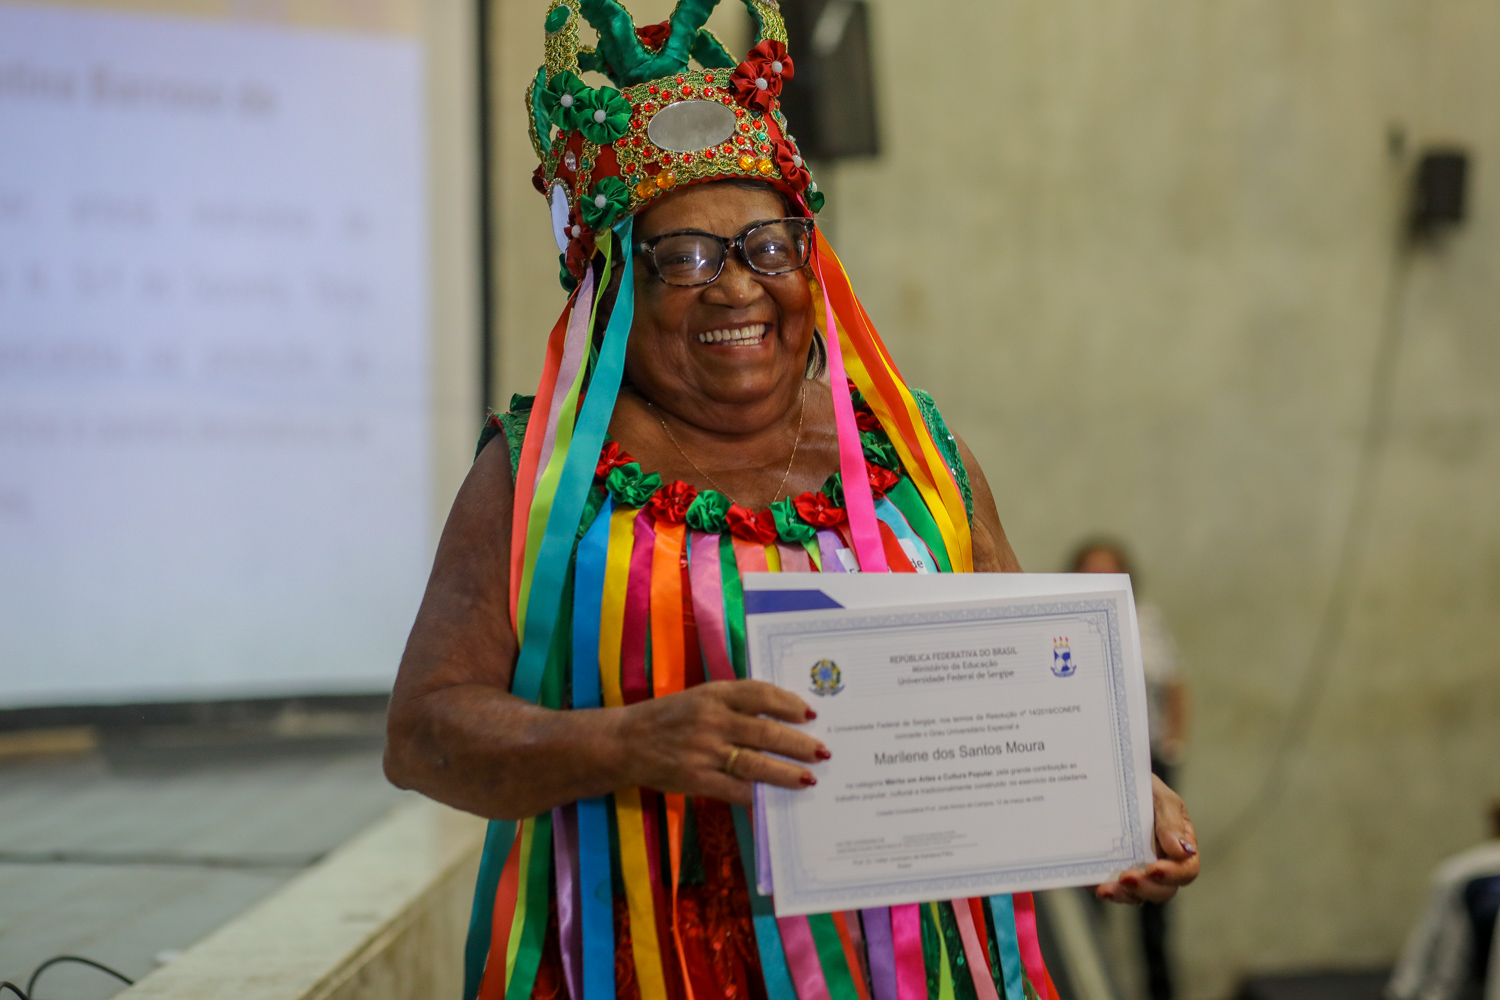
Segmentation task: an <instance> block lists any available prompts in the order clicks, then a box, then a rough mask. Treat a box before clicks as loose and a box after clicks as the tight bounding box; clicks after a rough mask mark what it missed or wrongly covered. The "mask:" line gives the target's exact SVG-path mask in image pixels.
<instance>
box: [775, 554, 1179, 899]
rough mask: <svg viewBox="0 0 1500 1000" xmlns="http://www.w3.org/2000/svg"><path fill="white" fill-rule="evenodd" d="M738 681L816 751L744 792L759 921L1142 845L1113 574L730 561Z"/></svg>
mask: <svg viewBox="0 0 1500 1000" xmlns="http://www.w3.org/2000/svg"><path fill="white" fill-rule="evenodd" d="M745 608H746V626H747V638H748V645H749V651H750V672H751V676H753V677H755V678H756V679H758V680H764V681H768V682H770V683H773V684H776V685H778V686H780V687H784V688H787V689H789V690H792V691H796V692H798V693H799V694H801V695H802V696H803V697H804V698H805V699H807V701H808V702H809V703H810V704H812V705H813V706H814V707H815V708H816V710H817V713H818V717H817V719H816V720H815V721H813V722H810V723H808V724H807V726H806V729H807V731H808V732H810V733H811V734H812V735H815V736H817V737H818V738H819V739H821V740H823V742H824V743H826V744H827V745H828V747H829V749H830V750H831V751H832V753H833V757H832V759H831V760H828V761H825V762H823V763H820V764H817V765H815V766H814V768H813V771H814V773H815V774H816V775H817V777H818V784H817V785H816V786H814V787H812V788H808V789H805V790H799V791H791V790H787V789H781V788H771V787H766V786H758V787H757V790H756V816H755V826H756V866H757V879H756V881H757V883H758V885H759V888H760V889H761V891H762V892H765V893H767V894H770V893H771V892H772V890H773V889H774V897H775V906H776V913H777V915H778V916H792V915H795V914H800V913H827V912H830V911H835V910H849V909H859V908H865V907H872V906H892V905H898V904H902V903H915V902H922V901H925V900H930V899H955V898H959V897H965V896H988V895H994V894H996V893H1004V892H1019V891H1029V890H1033V889H1047V888H1056V887H1059V886H1071V885H1092V884H1095V883H1099V882H1103V881H1107V880H1109V879H1110V878H1111V877H1112V876H1114V875H1115V874H1117V873H1118V872H1120V871H1122V870H1124V869H1126V868H1130V867H1133V866H1136V865H1140V864H1144V863H1146V862H1148V861H1150V860H1151V859H1152V857H1153V856H1154V854H1153V851H1152V850H1151V824H1152V804H1151V768H1150V751H1149V745H1148V731H1147V726H1146V692H1145V681H1144V678H1143V675H1142V672H1141V659H1140V639H1139V633H1138V629H1137V626H1136V619H1135V604H1134V600H1133V598H1132V594H1131V590H1130V581H1129V578H1128V577H1124V576H1110V575H1103V574H1088V575H1074V574H1000V573H994V574H988V573H985V574H964V575H947V574H942V575H922V576H916V575H913V574H899V575H898V574H881V575H875V574H827V575H824V574H818V575H812V574H749V575H747V576H746V577H745Z"/></svg>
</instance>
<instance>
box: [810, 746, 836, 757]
mask: <svg viewBox="0 0 1500 1000" xmlns="http://www.w3.org/2000/svg"><path fill="white" fill-rule="evenodd" d="M814 756H816V757H817V758H818V759H819V760H827V759H828V758H830V757H832V756H833V754H831V753H829V752H828V748H827V747H818V751H817V753H816V754H814Z"/></svg>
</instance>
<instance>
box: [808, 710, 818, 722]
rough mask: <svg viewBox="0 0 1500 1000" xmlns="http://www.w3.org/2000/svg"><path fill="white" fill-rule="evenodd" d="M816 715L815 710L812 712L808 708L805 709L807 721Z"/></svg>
mask: <svg viewBox="0 0 1500 1000" xmlns="http://www.w3.org/2000/svg"><path fill="white" fill-rule="evenodd" d="M817 717H818V713H817V712H814V711H813V710H812V709H810V708H809V709H808V710H807V721H808V722H811V721H812V720H814V719H816V718H817Z"/></svg>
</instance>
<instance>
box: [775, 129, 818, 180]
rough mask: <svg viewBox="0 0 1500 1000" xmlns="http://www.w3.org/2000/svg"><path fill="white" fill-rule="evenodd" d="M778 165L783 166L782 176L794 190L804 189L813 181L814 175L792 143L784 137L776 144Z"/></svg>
mask: <svg viewBox="0 0 1500 1000" xmlns="http://www.w3.org/2000/svg"><path fill="white" fill-rule="evenodd" d="M776 165H777V166H778V167H780V168H781V176H782V177H783V178H785V179H786V182H787V183H788V184H790V185H791V186H792V188H793V190H796V191H804V190H806V189H807V185H808V184H809V183H810V182H811V181H812V175H811V174H809V173H808V172H807V168H806V167H804V166H803V165H802V157H801V156H800V155H799V154H798V153H797V150H796V149H795V148H793V146H792V144H791V143H789V142H787V141H786V140H784V139H783V140H782V141H781V142H778V143H777V144H776Z"/></svg>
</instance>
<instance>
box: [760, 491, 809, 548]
mask: <svg viewBox="0 0 1500 1000" xmlns="http://www.w3.org/2000/svg"><path fill="white" fill-rule="evenodd" d="M771 517H773V518H775V520H776V534H777V536H778V537H780V539H781V540H782V541H783V542H786V543H788V544H790V545H801V544H803V543H804V542H810V541H812V540H813V539H815V538H817V537H818V529H817V528H814V527H813V526H812V525H810V524H804V523H803V522H802V519H801V518H799V517H798V516H797V508H796V507H794V506H792V501H791V498H790V497H789V498H787V499H785V500H778V501H776V502H775V503H773V504H772V505H771Z"/></svg>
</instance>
